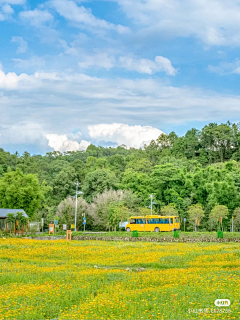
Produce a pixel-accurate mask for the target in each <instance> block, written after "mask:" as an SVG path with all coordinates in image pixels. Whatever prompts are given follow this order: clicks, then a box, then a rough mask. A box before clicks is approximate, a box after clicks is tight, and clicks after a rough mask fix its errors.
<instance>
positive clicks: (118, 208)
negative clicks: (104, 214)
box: [108, 202, 131, 231]
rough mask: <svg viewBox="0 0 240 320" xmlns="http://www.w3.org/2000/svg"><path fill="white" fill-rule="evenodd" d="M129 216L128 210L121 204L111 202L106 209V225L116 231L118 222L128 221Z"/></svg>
mask: <svg viewBox="0 0 240 320" xmlns="http://www.w3.org/2000/svg"><path fill="white" fill-rule="evenodd" d="M130 215H131V213H130V211H129V209H128V208H127V207H125V206H124V204H123V202H111V203H110V204H109V207H108V224H109V225H110V226H111V227H112V228H114V231H116V228H117V226H118V224H119V222H120V221H121V222H123V221H126V220H128V218H129V217H130Z"/></svg>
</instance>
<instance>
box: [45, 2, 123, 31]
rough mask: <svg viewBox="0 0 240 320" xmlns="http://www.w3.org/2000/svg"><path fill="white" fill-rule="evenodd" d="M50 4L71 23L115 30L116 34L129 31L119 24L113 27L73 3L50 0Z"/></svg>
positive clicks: (86, 9)
mask: <svg viewBox="0 0 240 320" xmlns="http://www.w3.org/2000/svg"><path fill="white" fill-rule="evenodd" d="M50 3H51V4H52V6H53V7H54V8H55V10H56V11H57V12H58V13H59V14H60V15H61V16H62V17H64V18H65V19H67V20H69V21H71V22H75V23H79V24H80V25H86V26H90V27H94V28H103V29H109V30H115V31H117V32H118V33H127V32H128V31H129V29H128V28H127V27H124V26H122V25H120V24H118V25H115V24H113V23H110V22H107V21H106V20H103V19H98V18H96V17H95V16H94V15H93V14H92V11H91V10H90V9H88V8H85V7H83V6H78V5H77V4H76V2H74V1H69V0H51V1H50Z"/></svg>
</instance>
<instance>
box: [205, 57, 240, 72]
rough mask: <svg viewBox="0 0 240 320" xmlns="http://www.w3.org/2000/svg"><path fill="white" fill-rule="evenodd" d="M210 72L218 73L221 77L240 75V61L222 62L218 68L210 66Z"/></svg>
mask: <svg viewBox="0 0 240 320" xmlns="http://www.w3.org/2000/svg"><path fill="white" fill-rule="evenodd" d="M208 70H209V71H210V72H213V73H217V74H219V75H220V76H224V75H228V74H233V73H236V74H240V60H235V61H233V62H221V63H220V64H219V65H218V66H210V65H209V66H208Z"/></svg>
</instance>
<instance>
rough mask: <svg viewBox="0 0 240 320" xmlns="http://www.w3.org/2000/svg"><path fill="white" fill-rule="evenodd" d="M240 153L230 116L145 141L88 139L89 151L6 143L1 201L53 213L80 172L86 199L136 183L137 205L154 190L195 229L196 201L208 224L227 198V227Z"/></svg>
mask: <svg viewBox="0 0 240 320" xmlns="http://www.w3.org/2000/svg"><path fill="white" fill-rule="evenodd" d="M239 161H240V127H239V124H232V123H226V124H216V123H210V124H209V125H206V126H205V127H204V128H203V129H202V130H197V129H194V128H193V129H190V130H188V131H187V133H186V134H185V135H184V136H182V137H178V136H177V135H176V134H175V133H174V132H171V133H170V134H169V135H165V134H161V135H160V136H159V137H158V139H156V141H154V140H153V141H151V143H150V144H149V145H145V146H144V148H143V149H134V148H130V149H127V148H126V146H124V145H122V146H118V147H117V148H112V147H110V148H104V147H97V146H94V145H90V146H89V147H88V148H87V150H86V151H77V152H66V153H61V152H58V151H54V152H49V153H47V154H46V155H45V156H42V155H37V156H32V155H30V154H29V153H28V152H24V154H23V155H19V154H18V153H14V154H10V153H9V152H6V151H4V150H3V149H0V207H10V208H22V209H24V210H25V211H26V212H27V213H28V214H29V215H30V216H31V215H33V218H35V219H36V220H39V219H40V218H41V217H44V218H45V220H46V221H48V220H47V219H48V218H47V216H49V217H50V216H51V217H52V216H54V215H55V213H56V211H57V207H58V205H59V203H60V202H61V201H63V200H64V199H66V197H68V196H74V195H75V182H76V181H77V180H78V181H79V182H80V190H81V191H83V192H84V195H83V197H84V199H85V200H86V201H87V202H88V203H91V202H92V201H93V198H94V197H95V196H96V195H97V194H99V193H100V194H101V193H103V192H104V191H106V190H110V189H113V190H119V189H122V190H130V191H131V192H133V194H134V196H135V199H134V201H133V202H134V203H133V209H132V210H133V212H138V211H139V210H138V208H139V207H143V208H145V207H148V206H149V205H150V197H149V195H150V194H153V196H154V205H153V211H154V213H161V210H162V208H163V207H166V206H174V208H175V209H176V212H178V213H179V215H180V218H181V221H182V218H183V217H186V218H187V222H186V230H188V229H189V230H190V229H192V226H191V224H190V220H189V216H188V210H189V207H190V206H193V205H195V204H199V205H201V207H202V208H203V210H204V218H203V219H202V221H201V224H200V226H199V228H204V229H206V230H208V228H209V223H208V222H209V214H210V212H211V211H212V209H213V208H214V207H215V205H216V204H218V205H221V206H226V207H227V208H228V211H229V214H228V217H227V218H224V219H223V222H222V225H223V229H224V230H226V228H229V225H230V224H229V221H230V219H231V216H232V214H233V212H234V210H235V209H236V208H238V207H240V162H239ZM131 197H132V196H131ZM125 206H126V204H123V207H125ZM128 208H129V206H128ZM129 209H130V208H129ZM182 226H183V223H182ZM214 228H215V227H214ZM214 230H215V229H214Z"/></svg>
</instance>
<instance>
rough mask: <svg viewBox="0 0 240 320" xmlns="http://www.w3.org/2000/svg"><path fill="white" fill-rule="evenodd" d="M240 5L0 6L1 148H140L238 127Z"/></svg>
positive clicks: (94, 0)
mask: <svg viewBox="0 0 240 320" xmlns="http://www.w3.org/2000/svg"><path fill="white" fill-rule="evenodd" d="M239 21H240V0H228V1H226V0H49V1H48V0H47V1H42V0H31V1H30V0H0V32H1V33H0V34H1V37H0V148H3V149H4V150H7V151H10V152H16V151H18V152H19V153H23V152H24V151H28V152H30V153H31V154H45V153H46V152H50V151H54V150H56V151H61V152H64V151H76V150H85V149H86V148H87V147H88V145H89V144H90V143H92V144H95V145H102V146H117V145H122V144H125V145H126V146H128V147H136V148H139V147H141V146H143V144H144V143H148V142H149V141H151V140H152V139H156V138H157V137H158V136H159V135H160V134H161V133H162V132H164V133H166V134H168V133H170V132H171V131H175V132H176V133H177V134H178V135H183V134H185V132H186V131H187V130H188V129H191V128H197V129H201V128H202V127H203V126H204V125H206V124H208V123H210V122H217V123H226V122H227V121H228V120H229V121H231V122H238V121H240V99H239V96H240V95H239V93H240V92H239V88H240V86H239V85H240V81H239V75H240V52H239V44H240V28H239Z"/></svg>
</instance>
